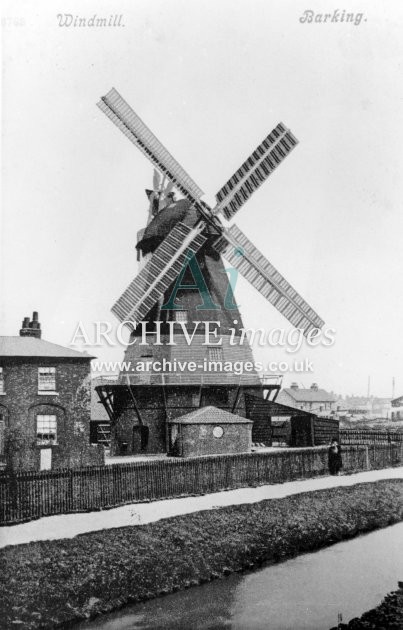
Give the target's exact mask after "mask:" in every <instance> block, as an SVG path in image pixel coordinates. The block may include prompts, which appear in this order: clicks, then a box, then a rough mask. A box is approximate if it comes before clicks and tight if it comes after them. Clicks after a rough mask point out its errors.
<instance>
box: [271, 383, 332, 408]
mask: <svg viewBox="0 0 403 630" xmlns="http://www.w3.org/2000/svg"><path fill="white" fill-rule="evenodd" d="M276 402H278V403H280V404H282V405H288V406H289V407H294V408H295V409H302V410H303V411H310V412H312V413H315V414H316V415H322V416H327V415H329V414H330V413H331V412H332V411H335V409H336V398H335V396H334V395H333V394H330V393H329V392H327V391H325V390H324V389H319V387H318V385H317V383H312V385H311V387H310V388H309V389H305V388H302V387H299V386H298V384H297V383H292V384H291V387H285V388H284V389H282V390H281V392H280V393H279V395H278V397H277V399H276Z"/></svg>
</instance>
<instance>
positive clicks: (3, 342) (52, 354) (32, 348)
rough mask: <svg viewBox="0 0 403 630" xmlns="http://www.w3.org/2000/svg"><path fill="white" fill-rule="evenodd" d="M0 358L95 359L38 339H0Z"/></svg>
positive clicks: (83, 353)
mask: <svg viewBox="0 0 403 630" xmlns="http://www.w3.org/2000/svg"><path fill="white" fill-rule="evenodd" d="M0 357H1V358H2V357H31V358H33V357H49V358H52V359H87V360H90V359H93V358H94V357H93V356H91V355H89V354H87V353H86V352H78V351H77V350H72V349H71V348H65V347H64V346H59V345H57V344H55V343H50V341H45V340H44V339H37V338H36V337H0Z"/></svg>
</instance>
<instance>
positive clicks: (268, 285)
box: [215, 225, 324, 336]
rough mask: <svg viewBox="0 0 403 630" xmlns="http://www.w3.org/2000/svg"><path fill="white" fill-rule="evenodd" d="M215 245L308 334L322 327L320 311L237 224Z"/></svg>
mask: <svg viewBox="0 0 403 630" xmlns="http://www.w3.org/2000/svg"><path fill="white" fill-rule="evenodd" d="M215 247H216V249H217V250H218V251H219V252H220V253H221V254H222V255H223V256H224V258H226V259H227V260H228V261H229V262H230V263H231V264H232V265H234V267H236V269H238V271H239V272H240V273H241V274H242V275H243V276H244V277H245V278H246V279H247V280H249V282H250V283H251V284H252V286H254V287H255V289H257V290H258V291H259V292H260V293H261V294H262V295H263V296H264V297H265V298H266V299H267V300H268V301H269V302H270V303H271V304H273V306H275V307H276V309H277V310H278V311H280V313H281V314H282V315H284V317H286V318H287V319H288V321H289V322H291V324H292V325H293V326H295V328H300V329H302V330H303V333H304V335H305V336H306V335H307V334H308V333H309V332H310V331H311V330H313V329H315V328H319V329H320V328H322V326H323V324H324V321H323V320H322V319H321V318H320V317H319V315H318V314H317V313H316V312H315V311H314V310H313V309H312V308H311V307H310V306H309V304H307V303H306V302H305V300H304V299H303V298H302V297H301V296H300V295H299V293H297V291H296V290H295V289H294V288H293V287H292V286H291V285H290V284H289V283H288V282H287V280H286V279H285V278H284V277H283V276H282V275H281V274H280V273H279V272H278V271H277V269H276V268H275V267H274V266H273V265H272V264H271V263H270V262H269V261H268V260H267V258H265V257H264V256H263V254H262V253H261V252H260V251H259V250H258V249H256V247H255V246H254V245H253V244H252V243H251V242H250V241H249V240H248V238H247V237H246V236H245V234H244V233H243V232H241V230H240V229H239V228H238V227H237V226H236V225H232V226H231V227H230V228H229V230H226V232H225V234H224V235H223V236H222V237H221V238H220V239H219V240H218V241H217V243H216V244H215Z"/></svg>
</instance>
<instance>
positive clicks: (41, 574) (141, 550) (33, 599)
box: [0, 480, 403, 628]
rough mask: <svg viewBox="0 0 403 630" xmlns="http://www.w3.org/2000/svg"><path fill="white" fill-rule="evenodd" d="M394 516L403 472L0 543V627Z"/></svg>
mask: <svg viewBox="0 0 403 630" xmlns="http://www.w3.org/2000/svg"><path fill="white" fill-rule="evenodd" d="M101 519H102V513H100V521H101ZM402 519H403V480H385V481H378V482H376V483H365V484H358V485H355V486H350V487H339V488H332V489H328V490H320V491H317V492H309V493H305V494H299V495H294V496H291V497H287V498H284V499H272V500H267V501H262V502H260V503H255V504H248V505H239V506H230V507H225V508H220V509H217V510H209V511H204V512H197V513H195V514H188V515H185V516H180V517H175V518H169V519H164V520H161V521H158V522H156V523H151V524H149V525H141V526H133V527H122V528H117V529H111V530H104V531H99V532H92V533H88V534H82V535H80V536H77V537H76V538H73V539H63V540H54V541H41V542H36V543H30V544H27V545H18V546H15V547H6V548H5V549H3V550H2V551H1V552H0V563H1V566H2V571H1V577H0V601H1V603H0V615H1V619H2V628H16V627H17V628H18V626H20V627H23V628H39V627H41V628H55V627H58V626H60V625H65V624H69V623H71V622H73V621H78V620H81V619H85V618H89V617H93V616H95V615H97V614H100V613H102V612H109V611H111V610H114V609H117V608H119V607H121V606H123V605H125V604H127V603H129V602H137V601H144V600H146V599H150V598H153V597H157V596H159V595H163V594H166V593H170V592H173V591H176V590H179V589H184V588H187V587H189V586H193V585H197V584H201V583H203V582H206V581H209V580H212V579H215V578H218V577H221V576H223V575H228V574H229V573H232V572H234V571H242V570H246V569H249V570H250V569H253V568H255V567H258V566H260V565H262V564H263V563H267V562H279V561H281V560H284V559H285V558H288V557H292V556H295V555H297V554H300V553H304V552H308V551H313V550H315V549H318V548H320V547H324V546H327V545H331V544H333V543H335V542H338V541H340V540H344V539H347V538H351V537H353V536H356V535H357V534H360V533H363V532H367V531H370V530H373V529H376V528H380V527H385V526H387V525H390V524H392V523H396V522H398V521H400V520H402Z"/></svg>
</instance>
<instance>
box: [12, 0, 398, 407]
mask: <svg viewBox="0 0 403 630" xmlns="http://www.w3.org/2000/svg"><path fill="white" fill-rule="evenodd" d="M306 9H310V10H311V11H313V12H314V15H315V16H316V15H317V14H325V13H329V14H330V15H332V16H334V12H335V10H336V9H337V6H336V5H335V3H333V2H331V1H329V0H321V2H319V1H318V0H316V2H315V1H314V2H311V3H310V4H309V5H307V4H305V3H304V2H302V0H295V1H292V2H291V1H290V0H278V1H277V0H249V1H246V0H220V2H217V1H216V0H215V1H213V0H183V1H182V0H144V1H143V0H134V1H133V0H131V1H119V0H117V1H114V2H102V1H99V0H97V2H94V1H93V0H87V1H86V2H85V3H83V2H75V1H74V0H71V1H70V2H66V1H65V2H59V1H58V0H56V1H55V0H52V1H47V0H46V1H45V0H37V1H36V2H35V3H32V2H26V1H23V0H18V1H15V0H14V1H13V2H10V1H9V2H5V3H3V9H2V132H3V133H2V136H3V143H2V173H3V186H2V213H1V241H0V243H1V276H0V283H1V285H0V290H1V293H0V295H1V304H0V320H1V325H0V329H1V334H5V335H16V334H18V330H19V328H20V326H21V320H22V318H23V317H24V316H26V315H30V314H31V313H32V311H33V310H37V311H39V315H40V321H41V323H42V327H43V338H45V339H47V340H49V341H52V342H54V343H59V344H61V345H69V343H70V342H71V340H72V338H73V336H74V331H75V330H76V327H77V324H78V322H80V321H81V322H83V325H84V326H85V328H86V330H88V331H92V330H94V326H93V322H95V321H111V322H113V323H115V321H116V320H115V319H114V316H113V315H112V314H111V313H110V308H111V306H112V305H113V303H114V302H115V300H116V299H117V298H118V297H119V296H120V294H121V292H122V291H123V290H124V289H125V288H126V286H127V284H128V283H129V282H130V281H131V280H132V278H133V277H134V275H135V274H136V257H135V249H134V246H135V243H136V233H137V231H138V230H139V229H141V228H142V227H144V225H145V221H146V216H147V200H146V196H145V193H144V189H145V188H148V187H151V184H152V172H153V171H152V166H151V164H150V163H149V162H148V161H147V160H146V158H145V157H144V156H143V155H142V154H141V153H140V152H139V151H137V150H136V148H135V147H134V146H133V145H132V144H131V143H130V142H128V141H127V139H126V138H125V137H124V136H123V135H122V134H121V133H120V132H119V130H117V129H116V128H115V127H114V126H113V125H112V124H111V123H110V121H109V120H108V119H107V118H106V117H105V116H104V114H103V113H102V112H101V111H100V110H99V109H98V108H97V107H96V102H97V101H98V100H99V97H100V96H102V95H104V94H106V93H107V92H108V91H109V89H110V88H111V87H112V86H113V87H115V88H116V89H117V90H119V92H120V93H121V94H122V95H123V97H124V98H125V99H126V100H127V101H128V102H129V103H130V104H131V106H132V107H133V109H134V110H135V111H136V112H137V113H138V114H139V115H140V116H141V117H142V118H143V120H144V121H145V122H146V124H147V125H148V126H149V127H150V128H151V129H152V131H153V132H154V133H155V135H156V136H157V137H158V138H159V139H160V140H161V142H162V143H163V144H164V145H165V146H166V147H167V148H168V149H169V151H170V152H171V153H172V154H173V155H174V156H175V158H176V159H177V160H178V161H179V162H180V163H181V164H182V166H183V167H184V168H185V170H187V171H188V172H189V174H190V175H191V176H192V178H193V179H194V180H195V181H196V182H197V183H198V185H199V186H200V187H201V188H202V189H203V190H204V191H205V197H204V199H205V200H206V201H207V202H208V203H213V201H214V195H215V193H216V192H217V191H218V190H219V189H220V188H221V186H222V185H223V183H224V182H225V181H226V180H227V179H228V178H229V177H230V176H231V175H232V174H233V173H234V171H235V170H236V169H237V168H238V167H239V166H240V164H241V163H242V162H243V161H244V160H245V159H246V158H247V157H248V155H249V154H250V153H251V151H252V150H253V149H254V148H255V147H256V145H257V144H258V143H259V142H260V141H261V140H262V139H263V138H264V137H265V136H266V135H267V133H268V132H269V131H270V130H271V129H272V128H273V127H274V126H275V125H276V124H277V123H278V122H280V121H282V122H284V123H285V124H286V125H287V126H288V127H289V128H290V129H291V130H292V132H293V133H294V135H295V136H296V137H297V138H298V140H299V145H298V147H297V148H296V149H295V150H294V151H293V152H292V153H291V155H290V156H289V157H288V158H287V159H286V160H285V161H284V162H283V164H281V166H280V167H279V168H278V169H277V170H276V172H275V173H274V174H273V175H272V176H271V177H270V178H269V179H268V181H267V182H266V183H265V184H264V185H263V186H262V187H261V188H260V189H259V190H258V191H257V192H256V193H255V194H254V195H253V197H252V198H251V199H250V200H249V201H248V203H247V204H245V206H244V207H243V208H242V209H241V210H240V211H239V212H238V214H237V215H236V217H235V219H234V220H235V222H236V224H237V225H238V226H239V227H240V228H241V229H242V230H243V231H244V232H245V233H246V235H247V236H248V238H249V239H250V240H251V241H253V243H254V244H255V245H256V246H257V247H258V248H259V249H260V250H261V251H262V252H263V253H264V254H265V256H266V257H267V258H268V259H269V260H270V261H271V262H272V263H273V264H274V265H275V266H276V267H277V268H278V269H279V271H280V272H281V273H282V274H283V275H284V276H285V277H286V278H287V279H288V280H289V281H290V282H291V284H292V285H293V286H295V288H296V289H297V290H298V291H299V292H300V293H301V294H302V296H303V297H304V298H305V299H306V300H307V301H308V302H309V303H310V304H311V305H312V306H313V307H314V308H315V310H316V311H317V312H318V313H319V314H320V316H321V317H322V318H323V319H324V320H325V322H326V326H327V327H329V328H333V329H335V330H336V333H335V343H334V344H333V345H332V346H331V347H327V348H324V347H321V348H308V347H307V346H304V347H303V348H301V350H300V351H299V352H298V353H296V355H292V360H294V358H297V359H307V360H308V361H311V362H312V365H313V372H306V373H300V374H298V375H297V374H292V373H289V372H287V373H286V374H285V375H284V384H286V385H287V384H289V383H291V382H292V381H297V382H299V383H300V384H301V385H302V386H309V385H310V384H311V383H312V382H314V381H315V382H317V383H318V384H319V386H320V387H324V388H325V389H328V390H333V391H335V392H338V393H340V394H357V395H358V394H361V395H365V394H366V393H367V389H368V378H369V377H370V392H371V394H373V395H378V396H391V395H392V379H393V378H395V383H396V388H395V395H396V396H397V395H401V394H403V343H402V324H403V319H402V312H403V296H402V291H401V289H399V287H401V279H402V272H403V262H402V247H401V242H400V238H401V235H402V228H403V214H402V207H401V206H402V197H403V195H402V192H403V178H402V177H401V158H402V146H403V124H402V123H403V121H402V99H403V80H402V59H403V43H402V37H401V32H402V26H403V6H402V4H401V2H399V1H398V0H394V1H390V0H389V1H388V2H386V1H380V0H371V1H367V2H365V3H364V2H362V0H360V1H356V0H354V1H352V2H345V3H344V4H343V5H340V9H339V14H338V17H339V19H340V17H341V13H342V12H343V10H345V11H346V13H347V12H349V13H353V14H354V16H356V14H359V13H363V16H362V19H361V22H360V24H354V23H351V22H345V21H343V22H340V21H339V22H335V21H333V22H332V21H330V22H329V21H327V22H326V23H323V22H321V23H319V22H312V23H307V22H305V23H302V22H301V21H300V18H301V17H302V16H303V14H304V11H305V10H306ZM65 14H71V15H72V16H73V18H75V17H76V16H79V17H84V18H86V19H89V18H91V17H92V16H94V15H96V17H99V18H102V17H106V18H109V16H110V15H115V14H116V15H117V16H119V15H122V18H121V24H122V25H121V26H120V27H112V26H111V27H106V28H90V27H74V26H71V27H66V26H60V24H61V22H62V21H63V20H64V19H65ZM58 15H59V16H61V17H58ZM328 20H329V18H328ZM399 234H400V236H399ZM236 296H237V302H238V304H240V306H241V312H242V316H243V320H244V324H245V326H247V327H250V328H262V327H263V328H265V329H272V328H277V327H282V328H284V327H285V329H286V330H290V327H289V325H288V323H287V322H286V320H284V319H283V318H282V316H281V315H280V314H279V313H277V311H275V310H274V309H273V307H272V306H271V305H270V304H269V303H267V302H265V300H264V299H263V298H262V296H261V295H260V294H259V293H257V292H256V291H255V290H254V289H253V288H252V287H251V286H250V285H249V284H248V283H247V282H246V281H244V280H243V279H240V280H239V281H238V284H237V288H236ZM116 323H117V322H116ZM123 350H124V348H123V347H122V346H121V345H118V346H116V347H108V346H107V345H104V346H102V347H97V348H89V351H90V352H92V353H93V354H95V355H96V356H98V357H99V358H100V359H105V360H120V359H122V358H123ZM255 358H256V360H263V361H266V360H267V361H268V360H274V361H281V360H288V359H289V354H287V352H286V350H285V349H284V348H281V347H274V348H270V347H265V348H256V349H255Z"/></svg>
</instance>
